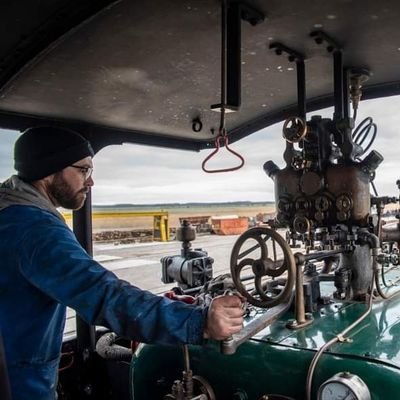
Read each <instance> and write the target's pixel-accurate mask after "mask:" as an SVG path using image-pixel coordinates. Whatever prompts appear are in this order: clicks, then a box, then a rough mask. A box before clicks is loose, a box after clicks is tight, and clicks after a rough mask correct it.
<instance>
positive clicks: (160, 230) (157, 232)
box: [62, 211, 169, 242]
mask: <svg viewBox="0 0 400 400" xmlns="http://www.w3.org/2000/svg"><path fill="white" fill-rule="evenodd" d="M62 215H63V217H64V218H65V221H66V222H67V224H71V221H72V213H71V212H68V211H64V212H62ZM130 217H153V237H154V239H156V240H161V241H162V242H166V241H168V240H169V224H168V212H167V211H115V212H113V211H93V213H92V219H93V220H96V219H101V218H130Z"/></svg>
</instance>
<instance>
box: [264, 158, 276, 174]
mask: <svg viewBox="0 0 400 400" xmlns="http://www.w3.org/2000/svg"><path fill="white" fill-rule="evenodd" d="M263 169H264V171H265V173H266V174H267V175H268V176H269V177H270V178H273V177H274V175H275V174H276V173H277V172H278V171H280V169H279V167H278V166H277V165H276V164H275V163H274V162H273V161H271V160H270V161H267V162H266V163H264V165H263Z"/></svg>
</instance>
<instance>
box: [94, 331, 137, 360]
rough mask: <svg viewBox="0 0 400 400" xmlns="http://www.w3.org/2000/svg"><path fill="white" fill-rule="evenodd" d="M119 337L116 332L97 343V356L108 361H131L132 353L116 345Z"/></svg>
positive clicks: (104, 336) (108, 334)
mask: <svg viewBox="0 0 400 400" xmlns="http://www.w3.org/2000/svg"><path fill="white" fill-rule="evenodd" d="M116 340H117V335H116V334H115V333H114V332H110V333H106V334H105V335H103V336H101V337H100V339H99V340H98V341H97V343H96V352H97V354H98V355H99V356H100V357H102V358H105V359H106V360H113V361H130V360H131V358H132V351H131V350H130V349H128V348H126V347H123V346H119V345H117V344H115V341H116Z"/></svg>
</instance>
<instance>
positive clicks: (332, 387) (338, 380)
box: [318, 372, 371, 400]
mask: <svg viewBox="0 0 400 400" xmlns="http://www.w3.org/2000/svg"><path fill="white" fill-rule="evenodd" d="M318 400H371V394H370V392H369V390H368V386H367V385H366V384H365V383H364V381H363V380H362V379H361V378H359V377H358V376H357V375H354V374H351V373H350V372H339V373H338V374H336V375H334V376H333V377H332V378H330V379H328V380H327V381H326V382H324V383H323V384H322V385H321V387H320V388H319V390H318Z"/></svg>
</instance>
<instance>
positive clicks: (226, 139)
mask: <svg viewBox="0 0 400 400" xmlns="http://www.w3.org/2000/svg"><path fill="white" fill-rule="evenodd" d="M221 140H223V145H224V146H225V148H226V150H228V151H229V152H230V153H232V154H233V155H234V156H236V157H237V158H239V160H240V164H239V165H237V166H236V167H231V168H221V169H208V168H206V164H207V162H208V161H209V160H210V159H211V158H212V157H213V156H214V155H215V154H217V153H218V151H219V149H220V147H221ZM214 143H215V150H213V152H212V153H211V154H209V155H208V156H207V157H206V158H205V159H204V161H203V162H202V164H201V168H202V170H203V171H204V172H207V173H208V174H213V173H216V172H230V171H236V170H238V169H240V168H242V167H243V165H244V158H243V157H242V156H241V155H240V154H239V153H237V152H236V151H234V150H232V149H231V148H230V147H229V137H228V135H227V134H226V132H225V131H224V130H221V131H220V132H219V134H218V135H217V137H216V138H215V142H214Z"/></svg>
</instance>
